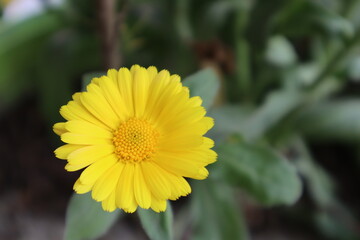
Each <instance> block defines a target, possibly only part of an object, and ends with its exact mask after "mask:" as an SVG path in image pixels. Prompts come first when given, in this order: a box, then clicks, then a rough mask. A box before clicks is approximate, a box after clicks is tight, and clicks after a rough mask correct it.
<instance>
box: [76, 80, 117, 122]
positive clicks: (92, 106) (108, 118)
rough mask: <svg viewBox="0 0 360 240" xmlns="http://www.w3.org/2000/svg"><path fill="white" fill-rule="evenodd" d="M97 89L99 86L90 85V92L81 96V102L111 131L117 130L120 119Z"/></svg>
mask: <svg viewBox="0 0 360 240" xmlns="http://www.w3.org/2000/svg"><path fill="white" fill-rule="evenodd" d="M97 88H98V86H96V85H95V84H89V85H88V89H89V92H84V93H83V94H82V95H81V96H80V99H81V102H82V104H83V105H84V106H85V107H86V109H87V110H88V111H89V112H91V113H92V114H93V115H94V116H95V117H96V118H97V119H99V120H100V121H102V122H103V123H104V124H106V125H107V126H108V127H110V128H111V129H116V128H117V127H118V125H119V119H118V117H117V116H116V114H115V113H114V111H113V110H112V108H111V107H110V105H109V103H108V102H107V101H106V99H105V97H104V96H102V95H101V94H99V93H97Z"/></svg>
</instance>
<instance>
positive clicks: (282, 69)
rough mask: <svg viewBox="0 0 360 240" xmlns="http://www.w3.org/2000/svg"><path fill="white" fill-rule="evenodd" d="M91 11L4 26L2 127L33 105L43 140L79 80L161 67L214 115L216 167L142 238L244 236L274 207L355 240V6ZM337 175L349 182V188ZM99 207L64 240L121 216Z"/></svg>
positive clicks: (138, 6) (88, 7) (81, 204)
mask: <svg viewBox="0 0 360 240" xmlns="http://www.w3.org/2000/svg"><path fill="white" fill-rule="evenodd" d="M101 2H102V1H94V0H92V1H89V0H72V1H65V2H64V3H63V4H62V5H60V6H57V7H54V6H52V5H47V1H43V4H44V9H45V10H44V11H42V12H41V13H40V14H37V15H35V16H32V17H29V18H27V19H25V20H22V21H17V22H10V21H7V20H6V19H3V20H1V21H0V113H1V114H2V117H5V116H6V114H7V112H8V111H9V110H11V109H12V108H16V107H17V104H18V103H19V102H21V101H22V100H23V99H24V95H25V96H27V95H31V96H35V98H36V99H37V107H38V108H39V109H41V114H42V117H43V118H44V119H45V120H46V124H47V125H48V127H49V129H50V126H51V125H52V124H53V123H54V122H56V121H58V120H59V119H58V118H59V114H58V109H59V107H60V106H61V105H63V104H65V103H66V102H67V101H68V100H69V99H70V97H71V94H72V93H73V92H75V91H79V90H80V89H81V79H82V78H83V76H85V77H84V79H85V80H84V81H88V78H89V75H84V74H85V73H87V72H96V71H97V72H102V71H104V70H105V69H107V68H109V67H119V66H120V65H124V66H131V65H132V64H140V65H143V66H149V65H154V66H157V67H158V68H159V69H163V68H166V69H169V71H170V72H174V73H178V74H179V75H180V76H182V77H183V78H184V85H186V86H189V88H190V89H191V93H192V95H194V96H196V95H200V96H201V97H202V98H203V100H204V103H205V106H206V107H207V108H208V110H209V115H210V116H212V117H214V118H215V121H216V125H215V129H214V130H212V131H211V133H210V135H211V137H212V138H213V139H215V142H216V151H217V152H218V154H219V157H218V162H217V163H216V164H214V165H213V166H211V167H210V173H211V174H210V177H209V179H208V180H206V181H203V182H199V183H198V182H195V181H193V182H191V185H192V187H193V191H192V192H193V193H192V194H191V196H190V197H188V198H186V199H185V200H184V201H181V202H180V203H174V204H173V212H174V214H172V211H167V212H166V213H165V214H161V215H157V214H154V213H151V212H149V211H140V213H139V216H140V220H141V221H140V222H141V224H142V226H143V227H144V230H145V231H146V232H147V234H148V236H149V237H150V238H151V239H170V238H174V239H248V238H250V236H251V235H252V234H251V231H250V233H249V230H248V227H247V224H246V220H245V219H244V213H243V212H244V210H247V209H249V208H250V206H253V204H255V206H256V207H255V209H261V208H274V207H277V208H276V210H275V211H276V212H277V213H278V214H280V215H281V216H282V219H285V220H287V221H289V222H291V223H293V225H296V226H298V228H300V229H301V228H306V229H307V231H308V232H309V234H310V235H315V236H317V237H318V238H320V237H321V238H324V239H356V238H359V230H358V220H356V219H358V217H359V206H358V205H357V204H356V203H357V202H358V200H359V193H358V189H357V186H356V181H359V177H358V174H359V158H358V145H359V144H358V143H359V140H360V98H359V87H358V86H359V85H358V84H359V79H360V48H359V43H360V18H359V16H360V14H359V13H360V3H359V2H358V1H356V0H318V1H310V0H290V1H289V0H275V1H255V0H241V1H234V0H222V1H220V0H218V1H216V0H206V1H205V0H200V1H189V0H185V1H184V0H177V1H166V0H158V1H152V2H148V1H141V0H137V1H103V2H109V3H112V4H113V5H112V7H111V8H110V10H109V9H107V10H106V9H103V8H99V4H101ZM103 11H111V16H110V17H111V18H113V19H109V18H105V19H104V18H103V17H102V16H103V15H101V14H103V13H104V12H103ZM107 21H110V23H109V22H107ZM111 23H114V26H113V28H111ZM109 24H110V25H109ZM109 26H110V28H109ZM107 28H109V29H107ZM111 29H115V31H113V32H112V30H111ZM111 33H113V34H114V35H111ZM107 34H110V35H107ZM109 36H110V37H109ZM204 68H206V69H205V70H201V69H204ZM90 76H93V75H90ZM186 76H188V77H186ZM185 77H186V78H185ZM48 134H49V139H51V136H52V133H51V132H50V130H49V133H48ZM52 141H53V146H56V145H57V144H58V143H56V141H55V140H54V139H52ZM344 148H345V150H343V149H344ZM319 149H320V150H319ZM324 152H325V153H324ZM327 152H331V153H336V154H338V156H340V157H337V158H336V157H333V156H332V157H331V158H335V160H332V161H335V162H336V166H337V167H339V169H336V170H335V171H334V170H332V171H329V170H331V169H332V165H331V164H330V161H327V160H328V159H327V157H329V154H326V153H327ZM340 167H341V168H343V169H345V170H341V169H340ZM340 171H341V172H344V171H345V172H348V173H349V176H351V177H349V178H350V180H348V181H347V182H346V183H347V184H346V185H344V183H343V182H340V180H341V176H340V177H339V174H340V173H339V172H340ZM340 175H341V174H340ZM333 176H335V178H334V177H333ZM349 182H350V183H353V184H352V186H348V185H349V184H348V183H349ZM344 196H345V197H344ZM346 196H347V197H346ZM349 196H350V200H349ZM249 202H250V204H249ZM294 204H295V205H294ZM285 206H287V207H285ZM290 206H291V207H290ZM98 207H99V206H98V205H97V204H95V203H94V202H92V201H89V199H88V197H87V195H82V196H74V197H73V198H72V200H71V201H70V205H69V208H68V212H67V226H66V233H65V237H66V239H88V238H96V237H98V236H100V235H102V234H103V233H104V232H105V231H106V230H107V229H108V228H109V227H110V226H111V225H112V224H113V222H114V221H115V220H117V219H118V218H119V217H125V214H123V213H120V212H117V213H114V214H107V213H105V212H101V211H98ZM250 209H251V208H250ZM82 216H96V217H88V218H86V219H84V218H83V217H82ZM79 219H82V221H79ZM246 219H248V218H246ZM89 226H96V227H94V228H90V227H89ZM250 227H251V226H250ZM90 229H91V231H90ZM154 229H156V231H154ZM250 230H251V228H250Z"/></svg>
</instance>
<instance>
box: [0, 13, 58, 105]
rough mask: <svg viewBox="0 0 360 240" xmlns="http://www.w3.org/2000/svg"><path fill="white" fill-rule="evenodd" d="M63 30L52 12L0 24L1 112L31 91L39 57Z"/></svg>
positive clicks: (56, 14)
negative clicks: (52, 36) (59, 31)
mask: <svg viewBox="0 0 360 240" xmlns="http://www.w3.org/2000/svg"><path fill="white" fill-rule="evenodd" d="M63 27H64V21H63V19H62V18H61V17H60V16H59V14H58V13H57V12H55V11H52V12H44V13H42V14H39V15H37V16H34V17H31V18H28V19H26V21H21V22H16V23H5V22H3V23H1V24H0V96H1V97H0V110H1V108H2V107H6V105H9V104H11V103H13V102H15V101H16V100H17V99H18V98H20V97H21V96H23V93H24V92H25V91H26V90H28V89H31V87H33V85H34V84H33V82H32V81H33V79H36V77H37V76H35V74H36V72H35V71H34V70H35V69H36V67H37V63H38V62H37V59H38V58H39V53H40V52H41V50H42V49H43V47H44V45H45V43H46V42H47V40H48V38H49V36H51V35H52V34H53V33H54V32H56V31H57V30H59V29H61V28H63ZM42 67H44V66H42ZM46 67H47V66H46ZM19 69H21V71H20V70H19ZM58 70H59V69H57V71H58Z"/></svg>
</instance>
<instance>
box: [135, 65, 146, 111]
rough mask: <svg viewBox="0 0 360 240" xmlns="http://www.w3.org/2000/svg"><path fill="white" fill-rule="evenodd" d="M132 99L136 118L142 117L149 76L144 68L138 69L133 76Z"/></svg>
mask: <svg viewBox="0 0 360 240" xmlns="http://www.w3.org/2000/svg"><path fill="white" fill-rule="evenodd" d="M133 78H134V80H133V98H134V111H135V116H136V117H142V116H143V115H144V110H145V106H146V101H147V98H148V92H149V75H148V72H147V71H146V69H145V68H138V69H137V70H136V71H134V74H133Z"/></svg>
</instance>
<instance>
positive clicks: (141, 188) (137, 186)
mask: <svg viewBox="0 0 360 240" xmlns="http://www.w3.org/2000/svg"><path fill="white" fill-rule="evenodd" d="M134 194H135V199H136V202H137V203H138V204H139V206H140V207H142V208H145V209H148V208H150V206H151V193H150V190H149V188H148V186H147V184H146V181H145V179H144V176H143V173H142V170H141V167H140V165H139V164H135V170H134Z"/></svg>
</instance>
